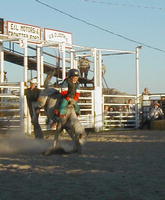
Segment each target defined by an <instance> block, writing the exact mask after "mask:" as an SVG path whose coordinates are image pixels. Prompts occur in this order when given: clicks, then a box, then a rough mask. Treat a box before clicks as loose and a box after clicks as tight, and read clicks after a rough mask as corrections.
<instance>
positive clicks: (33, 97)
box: [25, 78, 43, 138]
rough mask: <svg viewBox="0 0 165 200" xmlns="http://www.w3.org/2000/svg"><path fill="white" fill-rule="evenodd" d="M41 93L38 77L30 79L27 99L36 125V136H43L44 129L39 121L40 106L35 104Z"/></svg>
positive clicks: (33, 122)
mask: <svg viewBox="0 0 165 200" xmlns="http://www.w3.org/2000/svg"><path fill="white" fill-rule="evenodd" d="M39 95H40V89H38V88H37V79H35V78H33V79H32V80H31V81H30V87H29V88H27V89H25V96H26V99H27V105H28V108H29V113H30V117H31V122H32V124H33V125H34V134H35V137H36V138H43V134H42V130H41V128H40V126H39V123H38V118H39V112H40V110H39V108H35V107H34V104H35V103H36V102H37V99H38V97H39Z"/></svg>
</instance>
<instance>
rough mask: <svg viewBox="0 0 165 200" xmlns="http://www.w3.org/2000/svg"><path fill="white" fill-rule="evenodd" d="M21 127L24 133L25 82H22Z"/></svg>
mask: <svg viewBox="0 0 165 200" xmlns="http://www.w3.org/2000/svg"><path fill="white" fill-rule="evenodd" d="M20 127H21V131H23V132H24V131H25V128H24V82H20Z"/></svg>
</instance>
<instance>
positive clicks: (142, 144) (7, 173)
mask: <svg viewBox="0 0 165 200" xmlns="http://www.w3.org/2000/svg"><path fill="white" fill-rule="evenodd" d="M51 143H52V139H51V138H48V139H45V140H44V141H42V140H34V139H32V138H27V137H24V136H21V134H18V133H17V134H12V135H10V136H9V135H7V134H5V135H4V134H3V133H1V134H0V200H19V199H21V200H88V199H89V200H165V131H142V130H136V131H111V132H106V133H97V134H96V133H95V134H94V133H91V134H89V137H88V142H87V143H86V145H85V146H84V147H83V153H82V154H81V155H78V154H69V155H51V156H43V155H42V154H41V153H42V152H43V151H44V150H45V149H47V148H48V146H49V145H50V144H51ZM62 145H63V147H64V148H66V149H67V148H68V149H69V148H70V145H71V142H70V140H69V139H68V138H67V137H64V138H62Z"/></svg>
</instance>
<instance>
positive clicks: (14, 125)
mask: <svg viewBox="0 0 165 200" xmlns="http://www.w3.org/2000/svg"><path fill="white" fill-rule="evenodd" d="M23 95H24V86H23V83H21V84H19V83H17V84H15V83H13V84H12V83H10V84H7V83H3V84H2V83H1V84H0V131H1V132H2V131H10V130H14V129H18V128H19V129H20V128H21V129H22V128H23V119H24V116H23V107H24V101H23Z"/></svg>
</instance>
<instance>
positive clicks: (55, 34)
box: [44, 28, 72, 47]
mask: <svg viewBox="0 0 165 200" xmlns="http://www.w3.org/2000/svg"><path fill="white" fill-rule="evenodd" d="M44 40H45V41H50V42H57V43H58V42H64V43H65V44H66V46H68V47H71V46H72V34H71V33H68V32H63V31H58V30H53V29H46V28H45V29H44Z"/></svg>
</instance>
